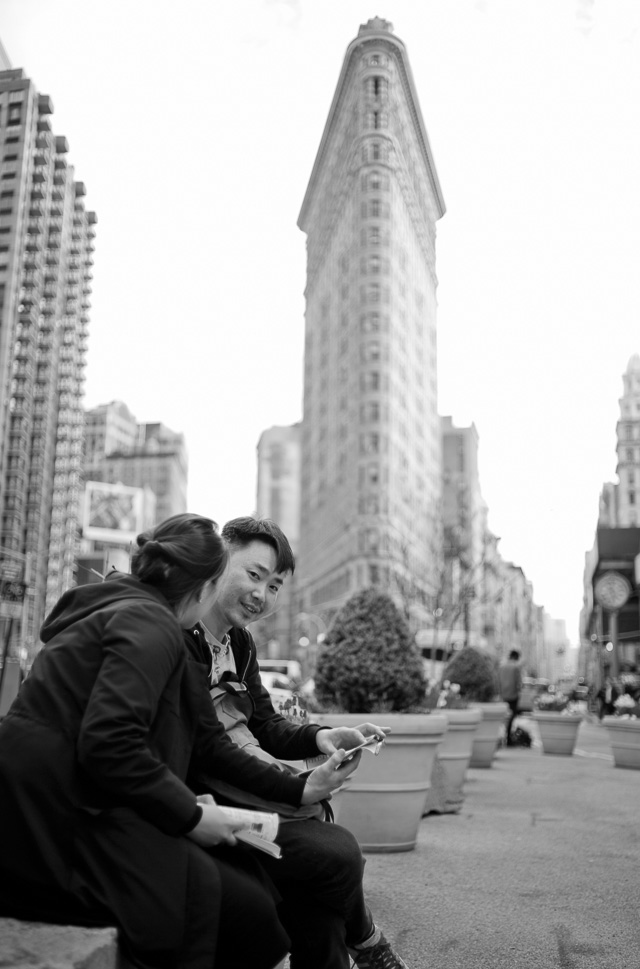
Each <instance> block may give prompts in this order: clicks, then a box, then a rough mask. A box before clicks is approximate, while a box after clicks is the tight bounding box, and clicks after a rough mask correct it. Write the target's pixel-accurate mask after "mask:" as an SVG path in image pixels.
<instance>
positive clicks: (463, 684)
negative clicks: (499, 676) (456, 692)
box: [442, 646, 498, 703]
mask: <svg viewBox="0 0 640 969" xmlns="http://www.w3.org/2000/svg"><path fill="white" fill-rule="evenodd" d="M442 679H443V680H449V681H450V682H451V683H458V685H459V686H460V696H462V697H464V699H465V700H471V701H475V702H476V703H490V702H491V700H494V699H495V698H496V695H497V692H498V684H497V680H496V671H495V665H494V662H493V660H492V659H491V657H490V656H489V654H488V653H485V652H484V650H482V649H477V648H476V647H475V646H465V647H464V649H461V650H460V652H459V653H456V654H455V655H454V656H453V658H452V659H451V660H449V662H448V663H447V665H446V667H445V670H444V673H443V674H442Z"/></svg>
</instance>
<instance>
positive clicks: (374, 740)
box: [296, 734, 385, 777]
mask: <svg viewBox="0 0 640 969" xmlns="http://www.w3.org/2000/svg"><path fill="white" fill-rule="evenodd" d="M384 739H385V738H384V737H378V735H377V734H374V735H373V737H367V739H366V740H363V742H362V743H361V744H358V746H357V747H352V748H351V750H347V751H346V754H347V756H346V757H345V758H344V760H343V761H341V762H340V767H342V765H343V764H348V763H349V761H350V760H351V758H352V757H353V755H354V754H355V753H356V751H358V750H361V749H362V747H373V746H374V745H375V746H377V747H378V750H376V751H375V753H376V754H377V753H378V751H379V749H380V747H382V745H383V743H384ZM317 766H319V765H317ZM340 767H336V770H340ZM314 770H315V767H310V768H309V769H308V770H302V771H300V773H299V774H296V777H308V776H309V774H310V773H311V772H312V771H314Z"/></svg>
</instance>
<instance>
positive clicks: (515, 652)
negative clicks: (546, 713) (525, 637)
mask: <svg viewBox="0 0 640 969" xmlns="http://www.w3.org/2000/svg"><path fill="white" fill-rule="evenodd" d="M223 535H224V532H223ZM509 659H520V653H519V652H518V650H517V649H512V650H511V652H510V653H509Z"/></svg>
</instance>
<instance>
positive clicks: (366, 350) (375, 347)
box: [360, 340, 380, 363]
mask: <svg viewBox="0 0 640 969" xmlns="http://www.w3.org/2000/svg"><path fill="white" fill-rule="evenodd" d="M360 357H361V359H362V362H363V363H374V362H377V361H378V360H379V359H380V344H379V343H378V341H377V340H369V341H367V343H365V344H363V346H362V347H361V350H360Z"/></svg>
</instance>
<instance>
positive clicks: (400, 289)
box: [298, 17, 445, 618]
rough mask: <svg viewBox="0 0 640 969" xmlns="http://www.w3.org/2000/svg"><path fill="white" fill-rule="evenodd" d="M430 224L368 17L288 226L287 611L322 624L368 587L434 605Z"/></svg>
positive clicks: (391, 48) (413, 130) (397, 84)
mask: <svg viewBox="0 0 640 969" xmlns="http://www.w3.org/2000/svg"><path fill="white" fill-rule="evenodd" d="M444 211H445V206H444V201H443V197H442V192H441V190H440V184H439V182H438V176H437V173H436V169H435V165H434V161H433V156H432V153H431V148H430V146H429V140H428V137H427V132H426V129H425V125H424V122H423V119H422V113H421V111H420V105H419V103H418V96H417V93H416V89H415V85H414V81H413V77H412V74H411V68H410V65H409V61H408V57H407V52H406V49H405V46H404V44H403V43H402V41H401V40H399V39H398V38H397V37H396V36H395V35H394V34H393V33H392V26H391V24H390V23H388V22H387V21H385V20H381V19H380V18H377V17H376V18H374V19H373V20H370V21H369V22H368V23H367V24H365V25H363V26H361V27H360V31H359V33H358V36H357V38H356V39H355V40H354V41H353V42H352V43H351V44H350V45H349V47H348V49H347V52H346V56H345V60H344V64H343V67H342V72H341V74H340V78H339V80H338V86H337V88H336V92H335V95H334V98H333V102H332V104H331V108H330V111H329V116H328V120H327V122H326V126H325V129H324V133H323V135H322V140H321V142H320V147H319V150H318V153H317V157H316V160H315V164H314V166H313V170H312V173H311V178H310V181H309V185H308V188H307V192H306V195H305V198H304V202H303V205H302V209H301V212H300V216H299V221H298V225H299V227H300V228H301V229H302V231H303V232H305V233H306V235H307V284H306V291H305V296H306V314H305V316H306V329H305V370H304V417H303V423H302V493H301V540H300V555H299V572H300V575H299V582H300V588H301V597H300V605H301V611H304V612H308V613H310V614H320V615H321V616H323V617H324V618H327V617H330V615H331V614H332V612H333V611H334V610H335V609H336V608H338V607H339V606H340V605H341V603H342V602H343V601H344V600H345V598H347V597H348V596H349V595H350V594H351V593H352V592H354V591H355V590H357V589H359V588H363V587H366V586H369V585H372V584H380V585H381V586H382V587H384V588H386V589H387V590H388V591H390V592H391V593H392V594H394V595H395V596H396V597H398V598H400V599H401V600H402V601H403V602H404V603H405V604H406V603H416V604H419V605H421V604H424V603H425V602H427V601H428V600H429V598H430V596H432V594H433V581H432V567H433V562H432V552H431V550H430V530H431V527H432V524H433V521H434V516H435V515H436V513H437V512H436V509H437V504H438V499H439V495H440V474H441V467H440V465H441V454H440V451H441V448H440V426H439V417H438V413H437V401H436V395H437V385H436V286H437V279H436V255H435V236H436V222H437V220H438V219H439V218H440V217H441V216H442V215H443V214H444Z"/></svg>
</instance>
